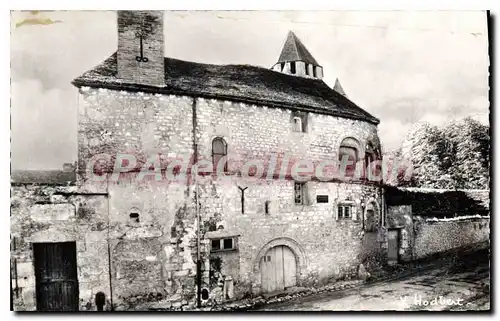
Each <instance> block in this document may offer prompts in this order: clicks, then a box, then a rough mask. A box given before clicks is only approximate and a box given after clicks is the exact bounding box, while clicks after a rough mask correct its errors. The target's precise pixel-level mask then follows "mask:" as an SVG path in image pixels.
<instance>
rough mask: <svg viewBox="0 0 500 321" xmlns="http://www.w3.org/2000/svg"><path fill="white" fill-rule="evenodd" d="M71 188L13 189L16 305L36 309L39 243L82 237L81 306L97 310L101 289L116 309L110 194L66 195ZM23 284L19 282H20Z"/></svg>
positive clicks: (20, 308) (79, 261) (78, 248)
mask: <svg viewBox="0 0 500 321" xmlns="http://www.w3.org/2000/svg"><path fill="white" fill-rule="evenodd" d="M71 189H72V188H68V187H49V186H36V185H14V186H12V188H11V277H12V280H11V282H12V285H13V287H14V310H15V311H32V310H36V279H35V265H34V255H33V243H51V242H76V251H77V253H76V260H77V275H78V287H79V299H80V300H79V306H80V310H96V306H95V304H94V302H95V301H94V300H95V294H96V293H97V292H103V293H104V294H105V296H106V305H105V309H110V283H109V261H108V254H107V253H108V250H107V235H106V234H107V230H108V229H107V227H108V219H107V199H106V197H105V196H88V195H73V194H60V193H61V192H65V193H67V192H74V190H73V191H72V190H71ZM16 285H17V287H16Z"/></svg>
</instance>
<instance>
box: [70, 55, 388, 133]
mask: <svg viewBox="0 0 500 321" xmlns="http://www.w3.org/2000/svg"><path fill="white" fill-rule="evenodd" d="M72 83H73V84H74V85H75V86H77V87H82V86H88V87H96V88H108V89H114V90H127V91H143V92H150V93H163V94H175V95H187V96H195V97H204V98H214V99H222V100H229V101H236V102H244V103H249V104H256V105H266V106H270V107H284V108H290V109H296V110H302V111H309V112H315V113H322V114H328V115H333V116H339V117H345V118H349V119H357V120H363V121H367V122H370V123H373V124H378V123H379V120H378V119H377V118H375V117H374V116H372V115H371V114H369V113H368V112H366V111H364V110H363V109H361V108H360V107H358V106H357V105H356V104H355V103H353V102H352V101H350V100H349V99H348V98H346V97H344V96H342V95H341V94H339V93H337V92H336V91H334V90H333V89H332V88H330V87H329V86H328V85H327V84H326V83H324V82H323V81H322V80H319V79H314V78H305V77H297V76H291V75H287V74H283V73H280V72H277V71H273V70H269V69H267V68H263V67H256V66H250V65H211V64H202V63H196V62H190V61H183V60H178V59H173V58H165V86H164V87H157V86H148V85H141V84H134V83H127V82H126V81H124V80H122V79H119V78H118V77H117V59H116V52H115V53H114V54H112V55H111V56H110V57H109V58H108V59H106V60H105V61H104V62H103V63H101V64H100V65H98V66H96V67H95V68H93V69H92V70H89V71H87V72H85V73H84V74H83V75H81V76H80V77H78V78H76V79H75V80H73V82H72Z"/></svg>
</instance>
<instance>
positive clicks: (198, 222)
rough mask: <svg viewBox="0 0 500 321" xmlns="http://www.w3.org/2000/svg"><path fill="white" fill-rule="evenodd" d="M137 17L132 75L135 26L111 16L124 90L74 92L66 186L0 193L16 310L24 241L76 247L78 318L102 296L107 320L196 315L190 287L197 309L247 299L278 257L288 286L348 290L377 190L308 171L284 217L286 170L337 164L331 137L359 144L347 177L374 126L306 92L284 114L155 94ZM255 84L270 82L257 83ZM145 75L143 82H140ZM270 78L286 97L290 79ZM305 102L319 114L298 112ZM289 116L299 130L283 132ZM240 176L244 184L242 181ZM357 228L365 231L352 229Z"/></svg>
mask: <svg viewBox="0 0 500 321" xmlns="http://www.w3.org/2000/svg"><path fill="white" fill-rule="evenodd" d="M147 17H150V16H148V15H146V18H145V19H146V20H148V19H149V18H147ZM150 18H151V19H149V20H148V21H149V22H150V23H151V24H152V25H151V26H150V27H151V31H150V32H151V34H150V35H149V38H148V37H144V39H142V38H141V39H142V40H144V41H145V42H144V44H146V45H147V46H146V47H147V51H146V52H145V54H147V55H148V58H149V62H150V63H148V64H143V63H145V62H144V61H141V62H139V61H137V60H136V55H137V44H138V43H137V41H138V38H137V36H135V38H134V37H133V34H132V29H130V28H129V27H130V26H129V24H130V23H134V21H136V20H137V19H135V18H134V17H133V16H130V15H128V14H120V15H119V16H118V27H119V30H118V34H119V41H118V44H119V48H118V49H119V50H118V55H117V57H118V58H117V66H116V68H118V70H117V73H116V75H115V76H116V77H118V78H116V77H115V76H113V77H115V78H113V81H115V80H117V79H119V81H118V83H119V84H121V85H123V86H124V87H123V88H120V86H121V85H118V87H116V86H117V85H116V84H113V86H115V87H113V86H111V87H112V88H110V86H108V85H109V83H106V81H108V80H106V79H104V80H103V79H100V78H99V77H98V76H95V75H94V76H95V77H94V76H93V77H94V78H95V79H97V81H98V82H99V81H102V83H98V84H93V85H92V86H82V85H78V87H79V97H78V99H79V110H78V168H77V182H76V186H74V187H64V188H62V187H59V188H51V187H47V186H45V187H41V186H35V185H20V186H15V187H13V204H17V205H15V206H14V205H13V211H12V226H13V232H12V235H13V236H15V237H16V239H18V240H20V241H18V245H17V247H16V248H15V249H14V250H13V251H12V254H13V257H14V258H16V264H17V267H16V269H17V270H18V274H17V275H16V276H15V279H16V280H17V281H16V282H17V284H18V286H17V290H18V291H20V292H22V294H21V295H20V296H19V297H18V298H17V299H16V309H17V310H33V309H35V308H36V297H35V279H36V277H35V275H34V271H33V257H32V256H33V247H32V246H31V244H32V243H36V242H41V243H44V242H45V243H47V242H48V243H50V242H62V241H68V242H76V246H77V259H76V260H77V266H78V284H79V300H80V305H79V306H80V309H82V310H95V304H94V297H95V295H96V293H97V292H103V293H104V294H105V296H106V298H107V300H108V301H107V306H106V307H107V308H108V309H117V310H125V309H133V308H134V307H137V306H141V304H143V303H144V302H149V303H151V302H156V303H157V304H158V306H160V307H162V308H170V307H187V308H189V307H193V306H194V305H195V304H196V300H197V290H198V288H197V283H198V281H200V283H201V288H203V289H206V290H207V292H208V297H204V298H203V300H202V304H205V305H208V304H213V303H215V302H220V301H224V300H232V299H237V298H242V297H245V296H252V295H258V294H261V293H262V292H263V290H262V286H261V281H262V271H261V270H260V263H261V261H262V258H263V257H264V256H266V253H267V252H268V251H269V250H271V249H273V248H275V247H278V246H283V247H286V248H288V249H289V250H290V251H291V252H292V253H293V259H294V260H295V263H296V270H295V271H296V274H297V275H296V278H295V277H294V278H293V279H294V285H296V286H305V287H315V286H321V285H324V284H325V283H328V282H333V281H335V280H337V279H343V278H353V277H356V276H357V275H358V268H359V266H360V264H362V263H363V264H364V266H366V267H371V266H372V265H374V264H380V263H383V261H384V257H385V250H386V247H387V245H386V240H385V230H384V227H383V226H384V217H383V214H384V206H383V202H382V190H381V185H380V184H378V183H368V182H366V181H364V180H351V181H340V180H335V179H329V180H328V181H326V180H323V179H321V175H318V174H317V173H316V172H315V171H314V168H316V167H313V170H309V171H312V172H313V173H312V174H313V175H312V178H311V179H308V180H307V182H305V183H304V185H303V187H302V188H303V195H302V196H303V198H304V200H303V201H301V203H300V204H298V203H297V202H296V200H295V199H294V193H295V188H296V186H295V181H296V180H300V179H298V178H297V177H294V175H293V174H292V172H291V170H290V168H293V166H296V165H297V164H299V163H300V162H303V161H308V162H312V163H313V165H314V166H317V165H318V163H319V162H321V161H332V160H335V161H336V160H337V159H338V157H339V149H340V147H341V142H342V141H343V140H344V139H346V138H348V139H351V140H355V141H357V142H359V146H357V151H356V152H357V156H358V159H359V160H360V163H363V161H364V157H365V149H367V148H368V145H371V147H372V148H374V149H375V151H377V152H378V155H380V143H379V139H378V134H377V125H376V124H377V123H378V120H377V121H375V120H374V119H375V118H374V117H373V116H371V115H369V114H368V113H366V112H364V111H362V110H361V109H360V108H359V107H357V106H356V105H355V104H354V103H352V102H351V101H349V100H347V98H345V97H344V96H342V95H340V94H337V93H336V92H333V90H331V88H329V87H327V86H325V85H324V83H322V81H320V80H316V79H307V81H309V82H310V83H307V85H308V86H312V89H309V90H311V91H312V92H313V94H316V93H319V94H321V95H323V96H321V97H320V96H318V97H316V96H310V97H309V96H307V97H306V98H305V99H304V102H303V101H297V104H302V107H301V108H300V109H299V108H294V106H290V107H284V106H281V105H280V106H277V105H276V103H275V102H273V103H272V102H269V104H266V103H261V104H258V105H256V104H252V103H248V102H245V101H242V99H241V98H240V99H236V98H235V99H231V91H227V96H226V97H221V98H220V99H219V98H217V99H205V98H203V97H205V95H206V93H200V94H196V93H195V92H193V93H191V94H167V93H165V92H162V91H160V90H159V89H158V88H161V89H162V90H163V89H165V88H163V87H162V77H168V76H169V75H167V74H163V73H162V72H164V71H162V68H165V70H166V69H167V68H168V66H163V63H164V60H163V57H162V56H163V53H162V51H161V50H156V49H158V48H159V47H162V46H161V45H162V44H161V43H160V42H161V41H162V40H161V38H162V31H161V30H162V29H161V24H162V19H161V18H160V17H159V16H158V15H156V14H152V16H151V17H150ZM129 20H130V21H129ZM127 21H128V22H127ZM129 29H130V30H129ZM139 38H140V37H139ZM160 40H161V41H160ZM146 47H144V48H146ZM141 48H142V47H141ZM155 48H156V49H155ZM158 55H161V56H158ZM165 61H167V60H165ZM108 67H109V66H108ZM108 67H105V68H108ZM211 70H214V69H213V68H212V69H211ZM259 72H260V71H259ZM269 73H274V72H271V71H269V70H265V72H263V74H264V75H266V77H268V75H269ZM275 74H278V73H275ZM275 74H271V78H272V77H278V76H276V75H275ZM147 75H151V79H149V80H148V79H144V77H146V76H147ZM321 75H322V73H321V74H319V75H317V78H321V77H320V76H321ZM279 76H280V77H290V78H286V79H285V80H286V81H292V82H295V83H297V80H295V79H294V78H295V77H296V76H287V75H279ZM309 78H310V77H309ZM282 80H283V79H282ZM235 81H237V79H235ZM269 81H273V80H272V79H270V80H269ZM136 83H137V84H139V85H145V86H147V90H139V89H138V87H134V86H135V84H136ZM127 84H128V85H127ZM131 84H132V85H134V86H129V85H131ZM124 88H126V90H123V89H124ZM166 88H167V89H168V88H169V87H168V86H167V87H166ZM301 90H305V89H303V88H301ZM186 92H190V91H189V90H186ZM268 94H270V95H271V94H272V91H268ZM235 95H236V94H235ZM332 95H333V96H332ZM332 97H333V98H332ZM292 98H293V99H295V98H294V97H292ZM330 98H331V99H332V100H331V101H327V99H330ZM318 101H319V102H324V103H325V104H332V101H333V103H334V105H329V107H328V108H326V107H325V108H323V109H317V108H316V109H315V108H312V107H307V106H305V107H304V104H307V103H309V102H311V103H314V104H317V103H318ZM341 105H342V106H341ZM335 108H337V109H335ZM342 108H343V109H342ZM335 113H337V114H338V115H333V114H335ZM296 115H299V116H300V118H301V121H302V126H304V127H303V129H304V130H301V131H294V130H293V122H294V117H296ZM363 119H364V120H363ZM214 138H219V139H223V140H224V141H225V143H226V144H227V145H226V147H227V158H228V166H227V169H226V171H225V172H224V175H213V174H209V173H206V172H208V170H207V169H206V168H205V170H206V172H205V174H206V175H204V176H202V177H197V178H196V179H195V178H193V177H192V176H191V175H190V174H192V173H191V171H190V169H191V165H192V164H193V162H195V161H197V162H200V161H208V162H211V161H212V156H213V146H212V142H213V140H214ZM273 158H275V159H276V164H275V165H272V163H273V161H272V159H273ZM249 162H250V163H249ZM259 164H262V166H260V165H259ZM294 164H295V165H294ZM250 165H251V166H250ZM306 167H307V166H306ZM141 169H143V170H149V171H147V172H141ZM255 170H256V172H257V174H255ZM259 170H262V172H260V171H259ZM155 171H156V172H155ZM328 171H329V170H327V169H325V171H324V173H328ZM186 172H187V173H186ZM249 172H252V173H253V174H255V175H254V176H251V177H248V175H247V174H248V173H249ZM184 174H187V175H184ZM221 174H222V173H221ZM280 174H283V175H281V176H280ZM327 176H328V175H327ZM245 188H246V189H245ZM242 189H245V191H244V193H245V194H244V196H242V193H243V192H242ZM320 199H321V200H322V201H320V202H319V201H318V200H320ZM39 202H42V203H43V204H39ZM197 204H198V206H197ZM341 206H345V207H346V209H341V208H340V207H341ZM347 208H348V209H347ZM339 211H344V212H343V213H344V215H346V217H341V216H339ZM367 213H371V214H370V215H371V220H373V222H375V225H374V226H375V228H373V229H367V228H366V226H367ZM198 218H199V219H198ZM226 239H227V240H228V243H227V244H228V245H227V247H226V243H225V242H226ZM19 242H20V243H19ZM220 242H223V243H224V244H222V243H220ZM217 246H219V248H216V247H217ZM198 256H199V257H200V261H199V262H200V265H199V274H198V271H197V262H198ZM19 264H21V267H22V268H19ZM19 272H20V273H19ZM20 277H21V278H25V279H23V280H26V281H21V282H19V281H20V280H21V279H20ZM23 282H24V283H23ZM19 284H21V285H19ZM200 290H201V289H200Z"/></svg>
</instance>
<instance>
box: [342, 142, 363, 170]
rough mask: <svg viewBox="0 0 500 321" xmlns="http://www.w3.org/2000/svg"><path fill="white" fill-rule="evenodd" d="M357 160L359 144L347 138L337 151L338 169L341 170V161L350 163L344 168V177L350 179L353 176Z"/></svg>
mask: <svg viewBox="0 0 500 321" xmlns="http://www.w3.org/2000/svg"><path fill="white" fill-rule="evenodd" d="M358 158H359V143H358V141H357V140H356V139H354V138H351V137H348V138H345V139H344V140H343V141H342V143H341V144H340V149H339V162H340V165H341V167H340V169H341V170H342V168H343V166H342V161H343V160H344V162H350V164H349V163H348V164H347V165H346V167H345V174H344V176H345V177H352V176H354V172H355V171H356V163H357V162H358Z"/></svg>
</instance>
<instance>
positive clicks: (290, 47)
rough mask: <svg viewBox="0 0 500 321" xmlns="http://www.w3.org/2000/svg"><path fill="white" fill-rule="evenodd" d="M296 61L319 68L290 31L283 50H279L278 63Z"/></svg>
mask: <svg viewBox="0 0 500 321" xmlns="http://www.w3.org/2000/svg"><path fill="white" fill-rule="evenodd" d="M297 60H300V61H303V62H305V63H308V64H313V65H315V66H319V64H318V62H317V61H316V59H314V57H313V56H312V55H311V53H310V52H309V50H307V48H306V46H304V44H303V43H302V42H301V41H300V39H299V38H298V37H297V36H296V35H295V34H294V33H293V32H292V31H290V32H289V33H288V36H287V37H286V41H285V44H284V45H283V49H281V54H280V57H279V59H278V63H280V62H288V61H297Z"/></svg>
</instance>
